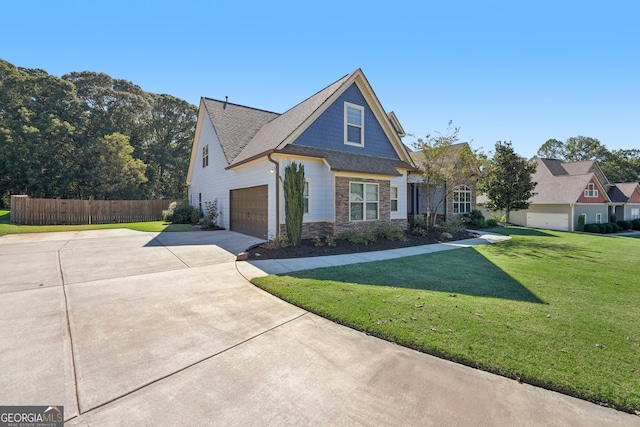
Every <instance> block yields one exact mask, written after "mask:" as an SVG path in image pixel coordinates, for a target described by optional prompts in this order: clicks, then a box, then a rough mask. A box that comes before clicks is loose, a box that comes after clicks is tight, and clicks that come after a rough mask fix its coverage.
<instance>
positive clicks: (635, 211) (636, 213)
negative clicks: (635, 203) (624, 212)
mask: <svg viewBox="0 0 640 427" xmlns="http://www.w3.org/2000/svg"><path fill="white" fill-rule="evenodd" d="M636 218H640V209H639V208H632V209H631V219H636Z"/></svg>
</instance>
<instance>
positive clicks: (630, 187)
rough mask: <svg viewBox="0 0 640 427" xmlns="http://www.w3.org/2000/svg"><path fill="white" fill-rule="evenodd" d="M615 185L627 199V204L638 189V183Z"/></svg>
mask: <svg viewBox="0 0 640 427" xmlns="http://www.w3.org/2000/svg"><path fill="white" fill-rule="evenodd" d="M615 185H616V187H618V188H619V189H620V192H621V193H622V194H624V195H625V196H626V197H627V199H626V200H625V202H626V201H627V200H628V199H629V197H631V195H632V194H633V192H634V191H635V190H636V188H638V183H637V182H624V183H619V184H615Z"/></svg>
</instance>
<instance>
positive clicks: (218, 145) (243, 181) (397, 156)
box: [187, 69, 413, 239]
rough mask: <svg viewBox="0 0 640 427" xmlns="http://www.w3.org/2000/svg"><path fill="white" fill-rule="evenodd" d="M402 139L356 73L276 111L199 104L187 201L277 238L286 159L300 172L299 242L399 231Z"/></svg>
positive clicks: (404, 160) (245, 229) (235, 226)
mask: <svg viewBox="0 0 640 427" xmlns="http://www.w3.org/2000/svg"><path fill="white" fill-rule="evenodd" d="M402 136H404V132H403V131H402V127H401V126H400V124H399V122H398V120H397V118H396V117H395V115H394V114H393V113H389V114H387V113H385V111H384V110H383V108H382V105H381V104H380V102H379V100H378V98H377V97H376V95H375V93H374V92H373V89H372V88H371V86H370V85H369V82H368V81H367V79H366V77H365V76H364V74H363V72H362V70H360V69H358V70H356V71H354V72H352V73H350V74H348V75H346V76H344V77H343V78H341V79H340V80H338V81H336V82H334V83H332V84H331V85H329V86H327V87H326V88H324V89H322V90H321V91H319V92H318V93H316V94H315V95H313V96H311V97H310V98H308V99H306V100H305V101H303V102H301V103H300V104H298V105H296V106H295V107H293V108H291V109H290V110H288V111H287V112H285V113H283V114H278V113H273V112H269V111H264V110H259V109H256V108H251V107H245V106H241V105H236V104H232V103H230V102H227V101H217V100H213V99H208V98H202V99H201V101H200V109H199V113H198V122H197V125H196V132H195V138H194V141H193V147H192V152H191V162H190V165H189V171H188V175H187V185H188V193H189V202H190V204H192V205H195V206H200V207H201V208H205V202H207V201H209V202H212V201H214V200H215V201H217V202H218V208H219V211H220V217H219V220H218V223H219V224H220V225H221V226H223V227H225V228H227V229H230V230H234V231H238V232H241V233H245V234H249V235H253V236H257V237H260V238H265V239H266V238H273V237H275V236H277V235H278V234H281V233H284V232H286V229H285V218H284V198H283V191H282V179H284V168H285V167H286V166H287V165H288V164H290V163H291V162H294V161H295V162H297V163H301V164H303V165H304V170H305V180H306V186H305V196H304V197H305V213H304V218H303V236H304V237H310V236H314V235H320V236H323V235H327V234H332V235H339V234H342V233H344V232H346V231H348V230H353V229H357V228H359V227H361V226H363V225H370V224H374V225H380V224H389V223H394V224H398V225H401V226H403V227H404V226H406V224H407V209H406V206H407V196H406V190H407V174H408V171H409V170H411V169H412V168H413V165H412V163H411V157H410V155H409V152H408V150H407V149H406V147H405V146H404V145H403V143H402V141H401V139H400V138H401V137H402Z"/></svg>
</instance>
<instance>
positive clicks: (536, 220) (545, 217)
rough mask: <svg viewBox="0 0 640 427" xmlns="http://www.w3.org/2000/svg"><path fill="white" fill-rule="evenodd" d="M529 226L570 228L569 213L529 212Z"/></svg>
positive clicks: (553, 228)
mask: <svg viewBox="0 0 640 427" xmlns="http://www.w3.org/2000/svg"><path fill="white" fill-rule="evenodd" d="M527 227H533V228H548V229H549V230H561V231H568V230H569V215H568V214H544V213H527Z"/></svg>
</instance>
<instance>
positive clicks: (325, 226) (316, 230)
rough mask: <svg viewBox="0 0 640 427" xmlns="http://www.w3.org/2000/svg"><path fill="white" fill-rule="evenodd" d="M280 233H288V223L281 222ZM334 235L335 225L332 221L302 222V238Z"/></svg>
mask: <svg viewBox="0 0 640 427" xmlns="http://www.w3.org/2000/svg"><path fill="white" fill-rule="evenodd" d="M280 234H281V235H285V236H286V234H287V226H286V224H280ZM327 235H329V236H333V235H334V227H333V224H332V223H330V222H303V223H302V238H303V239H311V238H313V237H314V236H320V237H324V236H327Z"/></svg>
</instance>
